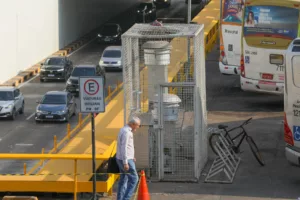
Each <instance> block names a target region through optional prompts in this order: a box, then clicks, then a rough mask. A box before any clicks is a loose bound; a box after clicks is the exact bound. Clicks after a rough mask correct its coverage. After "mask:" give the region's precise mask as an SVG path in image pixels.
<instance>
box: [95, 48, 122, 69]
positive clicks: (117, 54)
mask: <svg viewBox="0 0 300 200" xmlns="http://www.w3.org/2000/svg"><path fill="white" fill-rule="evenodd" d="M99 65H100V67H101V68H102V69H118V70H122V69H123V67H122V47H121V46H109V47H106V48H105V49H104V51H103V53H102V56H101V59H100V61H99Z"/></svg>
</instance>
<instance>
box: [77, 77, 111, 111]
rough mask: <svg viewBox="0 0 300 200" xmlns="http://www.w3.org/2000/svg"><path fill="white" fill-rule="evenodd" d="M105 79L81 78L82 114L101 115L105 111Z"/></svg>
mask: <svg viewBox="0 0 300 200" xmlns="http://www.w3.org/2000/svg"><path fill="white" fill-rule="evenodd" d="M103 83H104V80H103V77H98V76H97V77H80V78H79V87H80V112H82V113H101V112H104V111H105V102H104V88H103V86H104V84H103Z"/></svg>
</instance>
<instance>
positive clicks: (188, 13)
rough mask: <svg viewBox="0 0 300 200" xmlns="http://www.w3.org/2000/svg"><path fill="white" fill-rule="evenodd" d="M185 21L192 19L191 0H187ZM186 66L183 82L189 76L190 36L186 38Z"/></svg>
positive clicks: (189, 21)
mask: <svg viewBox="0 0 300 200" xmlns="http://www.w3.org/2000/svg"><path fill="white" fill-rule="evenodd" d="M187 15H188V16H187V23H188V24H190V23H191V21H192V0H188V12H187ZM187 40H188V41H187V68H186V69H185V82H187V81H188V77H189V73H188V72H189V69H190V66H191V65H190V63H191V60H190V54H191V53H190V49H191V41H190V38H189V37H188V38H187Z"/></svg>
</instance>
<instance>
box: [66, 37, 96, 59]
mask: <svg viewBox="0 0 300 200" xmlns="http://www.w3.org/2000/svg"><path fill="white" fill-rule="evenodd" d="M96 39H97V37H95V38H94V39H92V40H91V41H89V42H88V43H86V44H85V45H83V46H81V47H80V48H78V49H76V50H75V51H73V52H71V53H70V54H68V55H67V57H70V56H71V55H73V54H74V53H76V52H77V51H79V50H80V49H83V48H84V47H86V46H87V45H88V44H90V43H92V42H93V41H94V40H96Z"/></svg>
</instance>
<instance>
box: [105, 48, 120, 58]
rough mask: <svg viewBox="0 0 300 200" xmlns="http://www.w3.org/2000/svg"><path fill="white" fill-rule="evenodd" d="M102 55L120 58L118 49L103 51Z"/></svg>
mask: <svg viewBox="0 0 300 200" xmlns="http://www.w3.org/2000/svg"><path fill="white" fill-rule="evenodd" d="M103 57H105V58H121V51H120V50H106V51H104V53H103Z"/></svg>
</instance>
